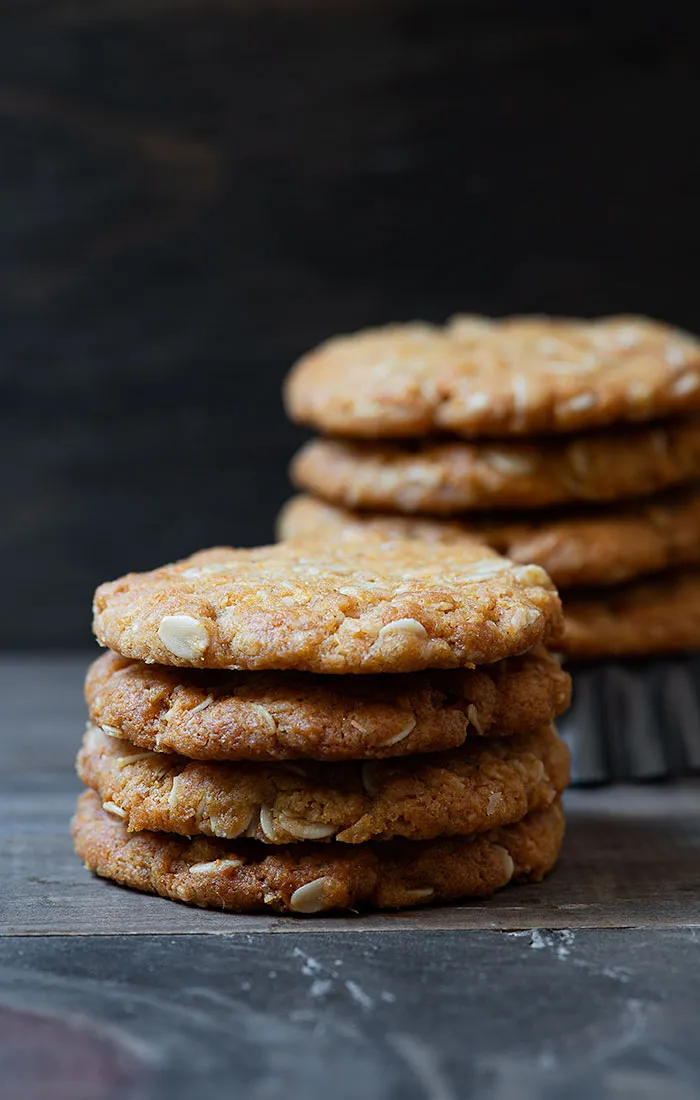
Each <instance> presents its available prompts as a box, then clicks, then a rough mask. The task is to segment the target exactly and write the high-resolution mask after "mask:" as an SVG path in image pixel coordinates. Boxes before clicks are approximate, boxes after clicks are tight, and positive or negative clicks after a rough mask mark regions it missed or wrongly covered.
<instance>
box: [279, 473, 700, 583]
mask: <svg viewBox="0 0 700 1100" xmlns="http://www.w3.org/2000/svg"><path fill="white" fill-rule="evenodd" d="M367 531H370V532H372V533H374V534H379V535H381V536H382V537H384V538H415V539H422V540H424V541H427V542H438V543H445V544H451V543H459V541H460V540H461V539H463V538H464V537H465V536H466V537H468V538H474V537H477V538H480V539H483V541H484V542H485V543H486V544H487V545H488V546H491V547H492V548H493V549H494V550H497V551H498V553H500V554H505V555H506V556H507V557H509V558H511V559H512V560H513V561H517V562H531V561H532V562H535V563H536V564H537V565H541V566H542V568H543V569H546V570H547V572H548V573H549V575H550V577H551V578H552V580H553V581H554V583H555V584H556V585H557V586H558V587H560V588H562V587H571V586H578V585H583V586H588V585H602V584H617V583H620V582H622V581H627V580H630V579H631V578H633V577H637V576H640V575H641V574H644V573H654V572H657V571H659V570H662V569H667V568H670V567H671V566H675V565H695V564H700V491H699V489H698V486H697V485H692V486H691V487H689V488H683V489H675V490H670V491H668V492H666V493H662V494H657V495H656V496H652V497H641V498H639V499H633V500H630V501H624V502H616V503H615V504H614V505H612V506H607V507H605V506H602V505H598V506H596V508H595V510H594V509H593V508H592V507H589V508H580V509H576V510H573V509H569V510H566V511H564V510H561V509H560V510H559V511H557V512H554V511H549V512H539V513H537V514H535V515H533V516H528V517H527V518H523V519H518V518H516V517H514V516H512V515H509V516H508V517H507V518H506V517H505V516H504V518H503V519H502V520H501V519H500V518H498V516H496V517H494V516H493V515H489V516H484V515H483V514H477V515H472V516H468V515H463V516H460V518H459V520H458V521H456V522H455V521H448V520H446V519H442V520H440V519H425V518H414V517H411V516H400V515H391V514H390V513H388V512H379V513H377V512H348V511H346V510H344V509H342V508H337V507H335V506H334V505H332V504H326V503H325V502H324V501H322V500H317V499H316V498H315V497H310V496H297V497H293V498H292V499H291V500H290V501H288V503H287V504H286V505H285V507H284V509H283V511H282V513H281V514H280V517H279V521H278V533H279V536H280V538H282V539H287V540H295V539H297V540H302V541H303V540H310V539H318V540H321V541H323V540H324V539H325V540H327V541H329V540H333V539H337V538H338V537H341V538H342V537H345V536H348V537H350V538H357V537H358V536H360V535H362V533H363V532H367Z"/></svg>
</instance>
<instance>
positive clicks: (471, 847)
mask: <svg viewBox="0 0 700 1100" xmlns="http://www.w3.org/2000/svg"><path fill="white" fill-rule="evenodd" d="M72 829H73V839H74V843H75V849H76V852H77V853H78V855H79V856H80V858H81V859H82V860H83V862H84V863H85V866H86V867H87V868H88V869H89V870H90V871H94V872H95V873H96V874H98V875H101V876H102V877H103V878H110V879H114V880H115V881H116V882H119V883H121V884H122V885H123V886H131V887H133V888H135V889H137V890H144V891H146V892H147V893H150V894H160V895H162V896H163V897H168V898H172V899H173V900H174V901H184V902H187V903H188V904H190V905H199V906H202V907H207V906H209V907H211V908H214V909H229V910H232V911H234V912H239V913H243V912H250V911H257V910H261V909H272V910H275V911H276V912H278V913H296V914H301V913H304V914H310V913H320V912H324V911H328V910H332V909H360V908H368V907H372V908H374V909H402V908H407V907H409V906H417V905H426V904H427V903H428V902H433V901H451V900H454V899H456V898H461V897H468V896H483V895H486V894H492V893H493V892H494V891H495V890H498V889H500V888H501V887H502V886H505V885H506V884H507V883H508V882H511V881H531V882H539V881H541V879H542V878H544V876H545V875H546V874H547V872H548V871H549V870H551V868H552V867H553V866H554V864H555V862H556V859H557V856H558V855H559V850H560V848H561V844H562V840H563V836H564V814H563V811H562V808H561V804H560V802H559V800H557V801H556V802H554V803H553V804H552V805H551V806H550V807H548V808H547V809H546V810H539V811H537V812H536V813H532V814H529V815H528V816H527V817H526V818H524V819H523V820H522V821H519V822H518V823H517V824H516V825H506V826H504V827H503V828H501V829H494V830H492V831H490V832H488V833H481V834H479V835H477V836H475V837H449V838H441V839H439V840H423V841H410V840H398V841H377V842H376V843H370V844H358V845H356V846H354V847H353V846H350V845H347V844H313V843H308V844H290V845H288V846H287V847H280V848H275V849H272V852H271V850H270V847H269V846H268V845H264V844H260V843H259V842H257V841H254V840H235V841H231V840H211V839H208V838H206V839H205V838H202V837H196V838H195V839H193V840H185V839H183V838H182V837H172V836H169V835H168V834H167V833H149V832H145V833H129V832H128V831H127V830H126V828H125V827H124V825H123V823H122V822H121V821H120V820H119V818H118V817H115V816H114V815H112V814H109V813H107V812H106V811H105V810H103V809H102V807H101V805H100V800H99V798H98V796H97V795H96V794H94V793H92V792H89V793H87V794H84V795H82V796H81V798H80V799H79V800H78V808H77V812H76V814H75V817H74V818H73V822H72Z"/></svg>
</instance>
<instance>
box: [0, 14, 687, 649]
mask: <svg viewBox="0 0 700 1100" xmlns="http://www.w3.org/2000/svg"><path fill="white" fill-rule="evenodd" d="M683 10H684V9H683V8H682V6H681V5H680V4H675V3H643V2H640V3H637V4H635V5H634V6H632V5H630V4H629V3H621V2H619V3H618V2H616V0H612V2H608V3H605V4H603V3H598V4H578V3H576V4H574V3H562V2H561V0H551V2H545V0H528V3H523V2H522V0H510V2H509V0H483V2H473V3H469V2H462V3H447V2H444V0H354V2H352V3H351V2H345V0H333V2H331V0H327V2H325V3H324V2H321V0H318V2H316V3H314V2H311V0H306V2H304V0H297V2H292V0H287V2H277V3H272V2H269V0H248V2H243V0H239V2H233V0H231V2H225V0H189V2H187V0H99V2H96V0H53V2H50V0H44V2H42V0H14V2H12V0H5V2H4V3H3V4H2V5H1V7H0V242H1V247H0V416H1V422H0V446H1V447H2V466H1V470H2V494H1V498H0V509H1V515H2V528H1V530H2V534H1V536H0V570H1V572H2V577H3V588H2V618H3V622H4V623H6V624H7V625H5V626H4V628H3V630H2V632H1V633H0V644H1V645H3V646H5V647H31V646H47V647H53V646H59V645H80V644H82V643H83V642H85V641H86V640H87V638H88V622H89V604H90V595H91V590H92V588H93V586H94V585H95V584H96V583H97V582H98V581H100V580H102V579H105V578H107V577H110V576H114V575H117V574H118V573H120V572H123V571H125V570H126V569H129V568H142V567H149V566H152V565H156V564H158V563H160V562H161V561H163V560H166V559H171V558H173V557H174V556H178V555H180V554H183V553H185V552H187V551H190V550H193V549H194V548H196V547H198V546H203V545H206V544H211V543H216V542H223V541H231V542H238V543H243V544H245V543H253V542H257V541H262V540H265V539H267V538H269V537H270V536H271V522H272V518H273V516H274V514H275V512H276V510H277V508H278V506H279V504H280V503H281V501H282V500H283V499H284V497H285V495H286V494H287V493H288V487H287V484H286V479H285V463H286V460H287V458H288V456H289V455H290V453H291V452H292V450H293V448H294V447H295V446H296V444H297V443H298V441H299V440H300V439H301V438H302V436H301V433H299V432H298V431H296V430H294V429H292V428H291V427H289V426H286V425H285V422H284V418H283V413H282V410H281V406H280V401H279V386H280V381H281V379H282V376H283V374H284V372H285V370H286V368H287V367H288V365H289V363H290V362H291V361H292V359H293V358H294V357H295V356H296V355H297V354H298V353H300V352H301V351H303V350H304V349H305V348H306V347H308V346H309V345H311V344H313V343H314V342H316V341H317V340H319V339H320V338H322V337H324V336H326V335H328V334H330V333H332V332H334V331H343V330H347V329H352V328H354V327H358V326H361V325H365V324H367V323H371V322H380V321H384V320H388V319H402V318H411V317H413V316H424V317H428V318H434V319H440V318H442V317H444V316H445V315H446V314H449V313H450V312H452V311H454V310H457V309H460V308H467V309H476V310H485V311H491V312H495V313H498V312H503V311H507V310H552V311H564V312H581V313H584V314H586V313H595V312H604V311H611V310H638V311H647V312H650V313H653V314H657V315H661V316H664V317H667V318H669V319H671V320H673V321H675V322H678V323H681V324H684V325H687V326H689V327H691V328H696V329H697V328H700V304H699V302H700V298H699V296H698V288H699V279H698V267H699V265H700V221H699V219H698V215H697V201H698V194H700V155H699V153H698V140H697V139H698V124H697V115H698V111H697V108H698V104H699V102H700V96H699V90H700V76H699V70H698V66H697V57H696V38H695V36H694V34H693V33H692V32H693V28H692V23H691V18H692V16H691V14H690V10H691V6H690V5H689V6H688V14H687V15H684V14H683Z"/></svg>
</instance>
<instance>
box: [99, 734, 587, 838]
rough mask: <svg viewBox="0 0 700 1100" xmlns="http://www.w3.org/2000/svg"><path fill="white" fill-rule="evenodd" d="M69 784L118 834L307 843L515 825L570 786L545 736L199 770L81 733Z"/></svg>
mask: <svg viewBox="0 0 700 1100" xmlns="http://www.w3.org/2000/svg"><path fill="white" fill-rule="evenodd" d="M77 768H78V775H79V776H80V778H81V779H82V780H83V782H84V783H85V785H86V786H88V787H92V788H93V790H95V791H96V792H97V793H98V794H99V796H100V799H101V801H102V803H103V804H105V805H108V806H110V807H112V809H113V812H115V813H117V812H118V813H119V816H120V818H122V820H123V821H124V824H125V826H126V827H127V829H128V830H129V832H140V831H141V830H143V829H150V830H154V831H157V832H169V833H179V834H181V835H183V836H195V835H200V834H202V835H205V836H215V837H222V838H225V839H230V840H232V839H236V838H238V837H242V836H246V837H250V838H252V839H254V840H258V841H261V842H263V843H267V844H293V843H295V842H298V841H301V842H306V841H309V840H315V841H327V842H330V841H332V840H336V841H339V842H341V843H343V844H362V843H365V842H366V841H369V840H393V839H394V838H395V837H404V838H406V839H408V840H430V839H432V838H433V837H437V836H465V835H468V834H472V833H480V832H484V831H485V830H488V829H493V828H496V827H498V826H501V825H508V824H511V823H512V822H514V821H520V819H521V818H523V817H524V816H525V814H527V813H530V812H532V811H533V810H542V809H545V808H546V807H547V806H550V805H551V804H552V802H553V801H554V799H555V797H556V796H557V795H558V794H561V792H562V791H563V790H564V788H565V787H566V785H567V783H568V780H569V752H568V749H567V747H566V745H565V744H564V742H563V741H561V740H560V739H559V738H558V737H557V734H556V731H555V730H554V728H553V727H551V726H550V727H548V728H545V729H541V730H539V731H538V732H537V733H535V734H529V735H524V736H515V737H510V738H505V739H496V738H491V739H488V740H485V741H481V742H480V743H479V742H476V743H475V742H468V743H467V744H465V745H464V746H463V747H462V748H460V749H455V750H454V751H452V752H446V753H445V752H441V753H434V754H432V755H430V756H413V757H405V758H403V759H402V760H382V761H373V762H372V763H365V764H361V763H349V762H347V763H344V764H315V763H311V762H305V763H304V764H303V765H302V764H300V763H296V764H293V765H289V764H283V763H279V764H248V763H235V764H233V763H221V762H217V763H204V762H201V761H192V760H188V759H187V757H184V756H176V755H174V754H172V753H149V752H146V753H144V752H142V751H139V749H138V748H136V746H134V745H132V744H131V743H130V742H128V741H119V740H117V739H116V738H113V737H109V736H108V735H107V734H105V733H102V732H101V731H100V730H98V729H97V728H96V727H95V726H91V727H88V729H87V731H86V733H85V737H84V739H83V745H82V748H81V750H80V752H79V754H78V760H77Z"/></svg>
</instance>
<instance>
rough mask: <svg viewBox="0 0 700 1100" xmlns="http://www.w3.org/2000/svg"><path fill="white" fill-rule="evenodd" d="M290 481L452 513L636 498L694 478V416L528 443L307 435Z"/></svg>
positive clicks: (385, 503) (352, 500)
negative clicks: (364, 440)
mask: <svg viewBox="0 0 700 1100" xmlns="http://www.w3.org/2000/svg"><path fill="white" fill-rule="evenodd" d="M290 472H291V478H292V481H293V482H294V484H295V485H296V486H297V488H299V489H304V490H306V491H308V492H311V493H314V494H315V495H316V496H319V497H322V498H323V499H324V500H327V501H330V502H331V503H333V504H338V505H342V506H343V507H345V508H360V509H373V510H375V511H380V512H381V511H388V512H405V513H415V512H424V513H431V512H432V513H434V514H440V515H450V514H452V515H454V514H455V513H458V512H462V511H469V510H470V509H479V508H481V509H485V508H492V509H495V508H539V507H545V506H548V505H553V504H570V503H575V502H581V501H609V500H618V499H620V498H624V497H636V496H643V495H644V494H647V493H653V492H657V491H658V490H659V489H665V488H668V487H670V486H673V485H679V484H682V483H683V482H688V481H692V480H694V479H696V478H697V476H698V473H700V418H699V417H695V418H694V419H691V420H678V421H669V422H668V423H666V424H664V425H657V426H655V427H654V428H628V429H621V430H619V431H616V432H598V433H596V434H589V435H585V436H583V435H582V436H574V437H568V436H566V437H562V438H558V437H552V438H550V439H538V440H533V441H530V442H527V443H525V442H510V443H509V442H507V441H506V442H499V443H495V442H493V441H491V442H485V441H484V442H480V443H466V442H464V441H462V440H460V441H454V440H442V441H435V440H426V441H425V442H423V443H417V444H415V445H411V444H407V443H402V444H399V443H385V444H382V443H374V444H373V443H353V442H349V441H342V440H338V439H335V440H334V439H312V440H311V441H310V442H309V443H307V444H306V445H305V446H304V447H302V449H301V450H300V451H299V453H298V454H297V455H296V457H295V458H294V460H293V462H292V466H291V471H290Z"/></svg>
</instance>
